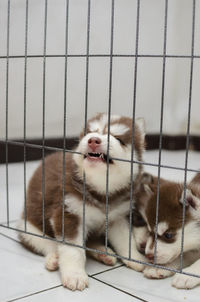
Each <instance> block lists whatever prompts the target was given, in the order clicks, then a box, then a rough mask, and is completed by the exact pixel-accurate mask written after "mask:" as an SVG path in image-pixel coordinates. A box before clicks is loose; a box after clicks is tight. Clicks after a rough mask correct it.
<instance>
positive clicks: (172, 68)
mask: <svg viewBox="0 0 200 302" xmlns="http://www.w3.org/2000/svg"><path fill="white" fill-rule="evenodd" d="M44 3H45V1H44V0H29V23H28V54H29V55H42V54H43V36H44ZM69 3H70V8H69V45H68V46H69V47H68V53H69V54H86V35H87V0H70V1H69ZM136 4H137V3H136V0H115V24H114V54H134V53H135V33H136ZM164 6H165V1H164V0H141V7H140V31H139V34H140V35H139V54H144V55H146V54H153V55H155V54H158V55H159V54H162V53H163V34H164V9H165V7H164ZM110 21H111V1H110V0H91V24H90V27H91V31H90V53H91V54H109V51H110ZM0 29H1V30H0V56H5V55H6V33H7V0H0ZM191 32H192V1H191V0H169V8H168V32H167V54H169V55H180V54H181V55H190V54H191ZM199 36H200V3H199V1H196V29H195V54H196V55H200V39H199ZM24 41H25V0H18V1H11V15H10V52H9V54H10V55H24ZM64 53H65V1H64V0H57V1H55V0H48V22H47V54H48V55H54V54H55V55H59V54H60V55H63V54H64ZM134 60H135V59H134V58H131V57H126V58H124V57H115V58H113V82H112V112H113V113H114V114H123V115H129V116H130V115H131V114H132V100H133V83H134V77H133V75H134ZM64 63H65V59H64V58H63V57H60V58H47V59H46V86H45V88H46V90H45V91H46V98H45V101H46V115H45V118H46V119H45V124H46V136H47V137H56V136H62V133H63V102H64ZM190 63H191V59H190V58H177V59H175V58H167V59H166V81H165V106H164V132H165V133H168V134H184V133H185V130H186V124H187V110H188V99H189V82H190ZM109 68H110V59H109V57H107V58H105V57H95V58H94V57H93V58H90V59H89V92H88V117H91V116H92V115H94V113H96V112H101V111H104V112H106V111H107V109H108V88H109ZM85 74H86V59H85V58H84V57H82V58H78V57H73V58H72V57H71V58H68V75H67V76H68V81H67V135H68V136H74V135H77V134H78V133H79V131H80V129H81V128H82V127H83V125H84V102H85ZM199 79H200V59H198V58H197V59H194V74H193V93H192V121H191V133H193V134H198V135H199V133H200V119H199V109H200V101H199V96H200V85H199V81H200V80H199ZM42 84H43V59H42V58H29V59H28V62H27V136H28V137H29V138H35V137H41V134H42V101H43V85H42ZM161 85H162V58H149V57H146V58H144V57H142V58H139V59H138V75H137V105H136V116H143V117H144V118H145V120H146V126H147V132H148V133H158V132H159V127H160V102H161ZM8 96H9V124H8V125H9V127H8V130H9V138H21V137H23V120H24V59H23V58H21V59H20V58H17V59H16V58H15V59H10V60H9V93H8ZM5 108H6V59H2V58H1V59H0V137H1V139H2V138H4V137H5Z"/></svg>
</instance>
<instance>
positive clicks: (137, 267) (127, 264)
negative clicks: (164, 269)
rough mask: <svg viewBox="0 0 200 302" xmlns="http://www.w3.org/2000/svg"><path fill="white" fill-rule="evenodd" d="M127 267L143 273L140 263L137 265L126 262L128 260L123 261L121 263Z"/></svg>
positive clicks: (142, 265) (142, 266)
mask: <svg viewBox="0 0 200 302" xmlns="http://www.w3.org/2000/svg"><path fill="white" fill-rule="evenodd" d="M123 262H124V263H125V264H126V266H127V267H129V268H131V269H133V270H135V271H137V272H143V270H144V267H145V266H144V264H140V263H137V262H133V261H128V260H124V261H123Z"/></svg>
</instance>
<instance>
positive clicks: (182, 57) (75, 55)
mask: <svg viewBox="0 0 200 302" xmlns="http://www.w3.org/2000/svg"><path fill="white" fill-rule="evenodd" d="M135 56H136V55H135V54H112V57H119V58H134V57H135ZM24 57H25V56H24V55H10V56H6V55H5V56H0V59H24ZM44 57H45V58H65V57H71V58H87V57H94V58H96V57H99V58H101V57H105V58H110V54H88V55H87V54H67V55H65V54H60V55H53V54H50V55H45V56H44V55H27V58H44ZM137 57H139V58H163V57H165V58H172V59H173V58H177V59H191V58H194V59H200V55H193V56H191V55H167V54H166V55H162V54H155V55H154V54H149V55H148V54H138V55H137Z"/></svg>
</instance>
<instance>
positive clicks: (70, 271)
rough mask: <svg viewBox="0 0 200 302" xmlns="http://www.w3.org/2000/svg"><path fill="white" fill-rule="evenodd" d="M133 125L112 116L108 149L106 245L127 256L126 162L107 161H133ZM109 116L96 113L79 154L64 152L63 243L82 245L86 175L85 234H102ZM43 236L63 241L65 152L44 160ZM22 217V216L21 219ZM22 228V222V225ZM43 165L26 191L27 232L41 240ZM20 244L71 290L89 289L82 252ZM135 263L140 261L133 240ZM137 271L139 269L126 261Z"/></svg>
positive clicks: (137, 138)
mask: <svg viewBox="0 0 200 302" xmlns="http://www.w3.org/2000/svg"><path fill="white" fill-rule="evenodd" d="M134 129H135V130H134V142H135V144H134V146H135V150H134V159H135V160H142V153H143V150H144V144H145V143H144V136H145V134H144V122H143V120H142V119H137V120H136V123H135V128H134ZM131 137H132V120H131V119H130V118H127V117H120V116H111V124H110V148H109V188H108V189H109V208H108V240H109V242H110V243H111V245H112V246H113V248H114V250H115V252H116V253H117V254H118V255H121V256H124V257H128V255H129V224H128V221H127V219H126V216H127V214H128V213H129V203H130V201H129V200H130V173H131V169H130V163H129V162H123V161H119V160H115V159H111V158H122V159H125V160H130V159H131ZM107 139H108V116H107V115H106V114H98V115H97V116H96V117H94V118H93V119H91V120H89V121H88V124H87V134H86V135H85V136H84V135H83V134H81V136H80V141H79V145H78V147H77V148H76V151H77V152H80V153H81V154H70V153H67V154H66V157H65V161H66V174H65V208H64V239H65V241H66V242H69V243H71V244H76V245H79V246H82V245H83V175H84V172H85V176H86V208H85V235H86V237H89V235H90V234H93V233H95V234H99V236H100V235H101V234H104V232H105V219H106V215H105V213H106V173H107ZM133 171H134V185H135V187H136V186H137V183H138V181H139V178H140V175H141V166H139V165H137V164H134V167H133ZM44 179H45V183H44V188H45V196H44V197H45V235H46V236H49V237H53V238H56V239H59V240H62V196H63V187H62V183H63V153H62V152H61V153H55V154H53V155H50V156H48V157H47V158H46V159H45V178H44ZM22 217H24V216H22ZM20 228H21V229H24V220H23V219H22V221H21V222H20ZM42 230H43V218H42V165H40V166H39V168H38V169H37V170H36V171H35V173H34V175H33V177H32V179H31V181H30V183H29V186H28V192H27V231H28V232H32V233H34V234H38V235H42ZM20 239H21V241H22V243H23V244H24V245H25V246H27V247H28V248H31V249H32V250H33V251H34V252H36V253H40V254H42V255H44V256H45V257H46V268H47V269H49V270H54V269H56V268H57V267H58V265H59V268H60V273H61V279H62V283H63V285H64V286H65V287H67V288H69V289H71V290H76V289H78V290H83V289H84V288H85V287H87V286H88V276H87V274H86V272H85V260H86V257H85V251H84V249H82V248H78V247H75V246H70V245H66V244H61V243H56V242H54V241H50V240H44V239H42V238H39V237H35V236H31V235H30V234H26V233H21V235H20ZM132 255H133V257H134V259H138V260H144V258H143V256H142V255H141V254H140V253H139V252H138V251H137V249H136V245H135V240H134V238H132ZM124 263H125V264H126V265H127V266H129V267H131V268H133V269H136V270H141V269H142V268H143V266H142V265H140V264H137V263H134V262H131V261H126V260H125V261H124Z"/></svg>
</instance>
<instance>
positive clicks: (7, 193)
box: [6, 0, 10, 227]
mask: <svg viewBox="0 0 200 302" xmlns="http://www.w3.org/2000/svg"><path fill="white" fill-rule="evenodd" d="M9 47H10V0H8V11H7V59H6V195H7V200H6V201H7V226H8V227H9V183H8V178H9V177H8V107H9V106H8V105H9V104H8V88H9V87H8V81H9Z"/></svg>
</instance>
